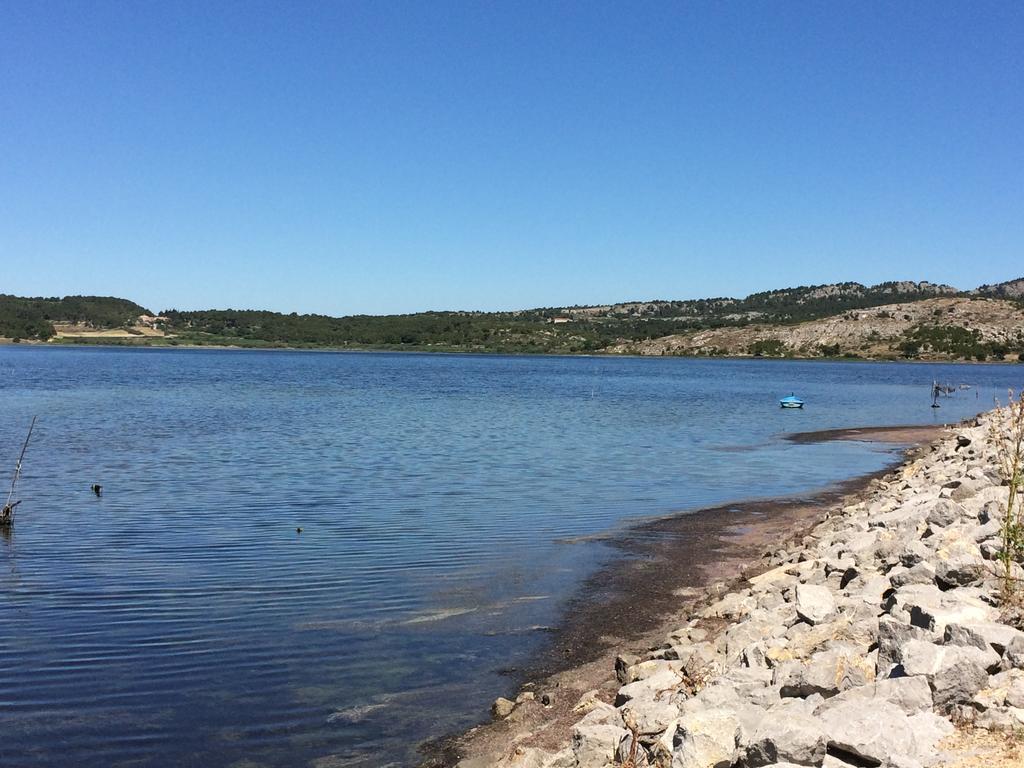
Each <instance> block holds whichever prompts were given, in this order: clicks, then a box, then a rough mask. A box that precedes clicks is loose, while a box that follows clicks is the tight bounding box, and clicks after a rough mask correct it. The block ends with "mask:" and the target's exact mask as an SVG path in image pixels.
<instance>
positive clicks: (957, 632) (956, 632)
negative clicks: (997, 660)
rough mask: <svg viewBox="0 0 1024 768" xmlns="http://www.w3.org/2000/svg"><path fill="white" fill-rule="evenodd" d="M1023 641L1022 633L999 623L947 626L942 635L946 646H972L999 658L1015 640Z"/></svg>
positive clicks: (1023, 635)
mask: <svg viewBox="0 0 1024 768" xmlns="http://www.w3.org/2000/svg"><path fill="white" fill-rule="evenodd" d="M1018 638H1019V639H1020V640H1024V632H1021V631H1020V630H1019V629H1016V628H1014V627H1011V626H1009V625H1008V624H1000V623H999V622H995V621H990V622H980V623H976V624H967V625H960V624H948V625H946V629H945V632H944V633H943V643H945V644H946V645H972V646H974V647H976V648H980V649H981V650H983V651H987V650H989V649H991V650H993V651H995V652H996V653H997V654H999V655H1000V656H1001V655H1002V654H1003V653H1004V652H1005V651H1006V648H1007V647H1008V646H1009V645H1010V643H1012V642H1013V641H1014V640H1015V639H1018Z"/></svg>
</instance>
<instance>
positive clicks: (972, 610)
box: [890, 584, 998, 632]
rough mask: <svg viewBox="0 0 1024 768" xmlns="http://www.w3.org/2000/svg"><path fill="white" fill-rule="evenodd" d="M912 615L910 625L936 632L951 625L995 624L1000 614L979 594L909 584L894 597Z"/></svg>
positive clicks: (964, 590) (966, 590) (893, 599)
mask: <svg viewBox="0 0 1024 768" xmlns="http://www.w3.org/2000/svg"><path fill="white" fill-rule="evenodd" d="M890 600H892V601H894V602H895V605H896V606H901V607H902V608H903V609H904V610H905V611H907V612H909V614H910V623H911V624H914V625H915V626H918V627H922V628H924V629H928V630H931V631H934V632H942V631H944V630H945V629H946V625H947V624H974V623H978V622H987V621H992V620H993V619H995V618H996V617H997V615H998V614H997V611H996V610H995V609H994V608H992V607H991V606H990V605H988V604H987V603H985V601H983V600H982V599H981V598H980V597H979V596H978V595H977V593H976V592H975V591H972V590H968V589H955V590H951V591H949V592H943V591H941V590H940V589H939V588H938V587H936V586H931V585H928V584H909V585H907V586H905V587H902V588H901V589H898V590H897V591H896V593H895V595H894V596H893V597H892V598H890Z"/></svg>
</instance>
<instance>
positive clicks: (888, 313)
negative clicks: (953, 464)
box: [607, 296, 1024, 360]
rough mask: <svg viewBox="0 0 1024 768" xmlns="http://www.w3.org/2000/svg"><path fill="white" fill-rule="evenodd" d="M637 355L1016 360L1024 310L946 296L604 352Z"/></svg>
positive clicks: (1022, 341) (1023, 343)
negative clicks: (792, 322) (792, 323)
mask: <svg viewBox="0 0 1024 768" xmlns="http://www.w3.org/2000/svg"><path fill="white" fill-rule="evenodd" d="M607 351H608V352H612V353H619V354H635V355H739V356H742V355H751V356H771V357H782V356H787V357H822V356H829V357H840V356H847V357H862V358H873V359H878V358H895V357H909V358H918V357H919V358H925V359H940V360H941V359H965V358H972V359H1007V358H1009V359H1014V358H1016V357H1017V356H1018V355H1019V354H1020V353H1021V352H1022V351H1024V310H1022V309H1021V308H1020V307H1019V306H1018V305H1017V304H1016V303H1014V302H1011V301H1007V300H1005V299H982V298H965V297H959V296H958V297H944V298H932V299H924V300H921V301H913V302H901V303H898V304H885V305H882V306H877V307H872V308H867V309H858V310H849V311H845V312H842V313H840V314H837V315H834V316H832V317H826V318H821V319H816V320H809V321H806V322H802V323H797V324H794V325H769V324H766V323H753V324H750V325H746V326H734V327H720V328H711V329H703V330H696V331H693V332H689V333H681V334H675V335H671V336H665V337H662V338H656V339H650V340H645V341H632V342H628V341H627V342H622V343H618V344H615V345H612V346H611V347H609V349H608V350H607Z"/></svg>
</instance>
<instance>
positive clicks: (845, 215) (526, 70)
mask: <svg viewBox="0 0 1024 768" xmlns="http://www.w3.org/2000/svg"><path fill="white" fill-rule="evenodd" d="M1022 40H1024V5H1022V4H1021V3H1018V2H1006V3H987V2H971V3H966V2H964V3H952V4H947V3H938V2H901V3H884V4H883V3H871V2H865V3H838V2H836V3H831V2H829V3H822V2H813V3H798V2H775V3H767V2H758V3H739V2H736V3H719V2H715V3H696V2H692V3H691V2H673V3H645V2H623V3H597V2H594V3H569V2H538V3H533V2H527V1H526V0H523V1H521V2H510V3H504V2H495V3H490V2H473V3H468V2H467V3H449V2H437V3H433V2H430V3H428V2H322V3H299V2H297V3H284V2H281V3H259V2H252V1H248V0H247V1H246V2H238V3H231V2H219V3H211V2H200V3H187V2H168V3H157V2H131V3H128V2H125V3H105V2H74V3H53V2H44V1H35V0H33V1H31V2H30V1H29V0H9V1H8V2H5V3H3V4H0V292H3V293H16V294H19V295H63V294H70V293H87V294H104V295H119V296H125V297H128V298H133V299H135V300H137V301H139V302H140V303H142V304H145V305H146V306H148V307H150V308H151V309H154V310H158V309H166V308H171V307H176V308H179V309H185V308H206V307H236V308H239V307H258V308H269V309H275V310H281V311H299V312H324V313H329V314H349V313H390V312H408V311H418V310H424V309H487V310H490V309H514V308H524V307H535V306H552V305H563V304H573V303H581V304H583V303H601V302H608V301H616V300H625V299H643V298H694V297H701V296H718V295H745V294H747V293H750V292H752V291H756V290H764V289H769V288H776V287H784V286H789V285H798V284H811V283H823V282H833V281H838V280H857V281H860V282H877V281H881V280H887V279H930V280H935V281H942V282H949V283H952V284H954V285H957V286H959V287H963V288H970V287H974V286H976V285H977V284H979V283H983V282H996V281H1001V280H1005V279H1009V278H1012V277H1017V276H1020V275H1022V274H1024V264H1022V256H1024V45H1022V43H1021V41H1022Z"/></svg>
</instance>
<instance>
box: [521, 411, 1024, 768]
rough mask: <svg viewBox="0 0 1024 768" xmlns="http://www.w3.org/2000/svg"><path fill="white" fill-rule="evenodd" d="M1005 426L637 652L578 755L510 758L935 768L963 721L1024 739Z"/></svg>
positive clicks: (591, 764) (1018, 573) (593, 766)
mask: <svg viewBox="0 0 1024 768" xmlns="http://www.w3.org/2000/svg"><path fill="white" fill-rule="evenodd" d="M1005 418H1006V414H1005V412H1004V411H996V412H993V413H990V414H987V415H985V416H983V417H981V418H980V419H979V420H977V421H976V422H975V425H974V426H971V427H966V428H963V429H960V430H959V431H958V432H957V433H956V434H950V435H949V436H948V437H947V438H945V439H943V440H941V441H939V442H938V443H936V444H934V445H933V446H932V447H931V448H930V449H928V450H927V451H926V452H925V453H924V454H923V455H919V456H918V457H917V458H916V459H914V460H913V461H910V462H908V463H906V464H904V465H903V466H902V467H901V468H900V469H898V470H896V471H895V472H894V473H892V474H890V475H888V476H887V477H886V478H885V479H883V480H878V481H875V482H874V483H873V485H872V487H871V489H869V491H868V492H867V493H866V494H864V495H863V496H862V497H861V500H860V501H858V502H857V503H855V504H851V505H849V506H846V507H844V508H842V509H840V510H837V511H836V512H835V513H834V514H833V515H832V516H831V517H829V518H827V519H826V520H825V521H824V522H822V523H821V524H820V525H818V526H817V527H816V528H815V529H814V530H813V532H812V533H811V534H810V535H809V536H807V537H806V538H804V540H803V546H802V547H801V549H800V551H798V552H785V551H780V552H776V553H771V554H766V556H765V558H764V560H765V562H764V563H763V568H761V569H758V570H762V572H761V573H760V574H759V575H757V576H754V577H752V578H749V579H747V580H746V581H745V582H744V583H743V586H742V588H740V589H739V590H738V591H732V592H730V593H728V594H725V595H724V596H722V597H720V598H719V599H716V600H715V601H714V602H711V603H709V604H707V605H706V607H704V608H703V609H702V610H701V612H700V614H699V615H696V616H694V617H693V618H692V620H690V621H689V622H688V623H687V624H686V626H683V627H680V628H679V629H678V630H677V631H674V632H672V633H671V634H669V636H668V637H667V638H666V639H665V642H664V643H663V644H661V645H660V646H659V647H656V648H652V649H650V650H649V651H648V652H647V653H645V654H644V655H642V656H629V655H625V654H624V655H621V656H620V657H619V658H618V660H617V663H616V674H617V677H618V680H619V682H620V683H621V687H620V688H619V689H618V694H617V697H616V699H615V701H614V702H613V703H606V702H602V701H601V700H600V699H599V698H598V697H597V696H594V695H591V696H585V697H584V699H583V700H581V703H580V706H579V709H580V711H581V712H585V714H584V715H583V717H582V719H581V720H579V722H578V723H576V725H575V727H574V728H573V731H572V743H571V745H566V746H565V747H564V748H563V749H562V750H561V751H558V752H549V751H544V750H540V749H535V748H519V749H517V750H516V751H515V752H514V753H513V754H512V755H511V756H509V757H507V758H506V759H505V761H503V763H506V762H507V764H508V765H522V766H530V767H531V768H605V767H606V766H615V765H629V766H631V768H643V767H644V766H652V767H655V766H658V767H661V768H670V767H671V768H729V767H732V768H759V767H760V766H788V765H798V766H825V767H826V768H853V767H855V766H856V767H862V766H892V768H929V766H934V765H938V764H941V763H942V762H943V761H944V760H945V755H944V753H943V750H942V747H941V746H940V742H941V741H942V740H943V738H944V737H946V736H947V735H949V734H951V733H952V732H953V729H954V725H953V723H972V724H974V725H976V726H980V727H982V728H986V729H1016V728H1022V727H1024V632H1021V631H1020V629H1019V628H1017V627H1014V626H1012V625H1011V624H1009V623H1004V621H1003V618H1004V614H1003V613H1001V608H1002V595H1001V588H1002V580H1001V573H1002V572H1001V570H1000V569H1001V566H1000V565H999V563H998V562H997V560H996V558H997V556H998V554H999V552H1000V551H1001V537H1000V524H1001V521H1002V519H1003V515H1004V514H1005V509H1006V504H1007V498H1008V488H1007V487H1006V486H1005V485H1004V484H1003V482H1002V479H1001V477H1000V475H999V473H998V471H997V467H998V460H997V455H996V446H995V445H994V442H993V440H992V439H991V438H990V423H991V422H993V421H995V423H996V424H997V425H998V424H1000V423H1002V421H1003V420H1005ZM1014 568H1015V571H1014V574H1013V575H1014V576H1015V577H1018V578H1019V577H1024V570H1022V569H1021V567H1020V565H1015V566H1014ZM723 620H724V621H723ZM723 625H724V628H723ZM716 627H717V628H719V629H720V631H717V632H716V631H715V628H716ZM634 742H635V743H634Z"/></svg>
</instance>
